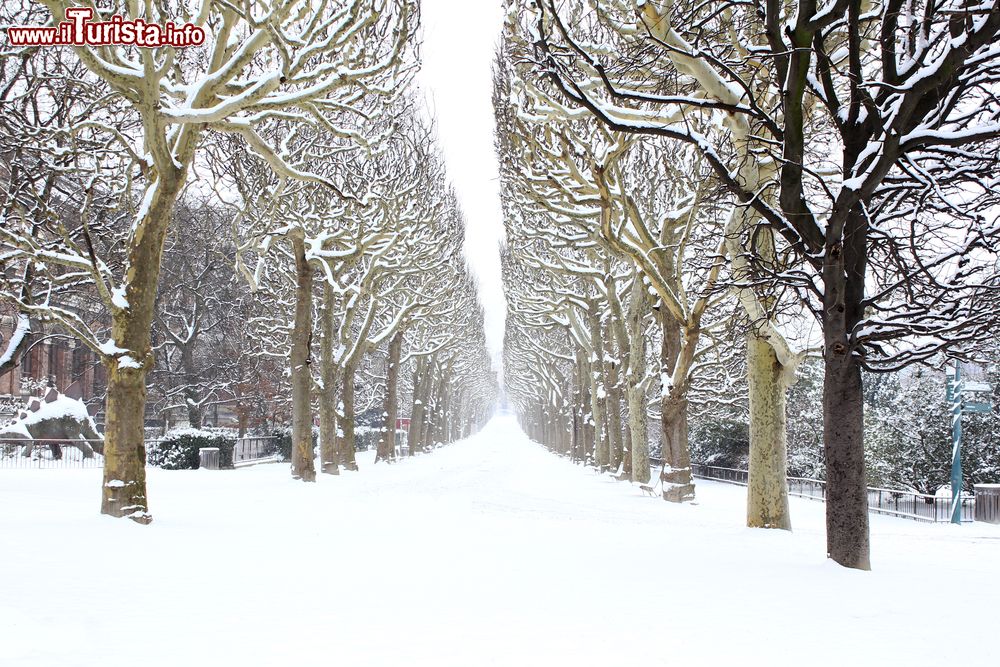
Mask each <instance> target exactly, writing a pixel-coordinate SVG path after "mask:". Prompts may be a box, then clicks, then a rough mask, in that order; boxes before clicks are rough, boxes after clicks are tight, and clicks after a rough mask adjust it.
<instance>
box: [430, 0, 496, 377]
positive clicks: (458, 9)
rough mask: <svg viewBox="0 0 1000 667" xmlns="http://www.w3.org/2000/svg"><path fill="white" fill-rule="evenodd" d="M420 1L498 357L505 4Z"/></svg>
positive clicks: (433, 105)
mask: <svg viewBox="0 0 1000 667" xmlns="http://www.w3.org/2000/svg"><path fill="white" fill-rule="evenodd" d="M473 6H474V7H475V8H474V9H473V8H472V7H473ZM421 8H422V12H421V13H422V17H421V18H422V21H423V33H424V42H423V47H422V56H423V69H422V71H421V74H420V82H421V87H422V88H423V89H424V91H425V94H426V96H427V103H428V106H429V107H430V110H431V113H432V114H434V116H435V118H436V119H437V124H438V126H437V131H438V137H439V139H440V142H441V148H442V150H443V151H444V156H445V162H446V164H447V167H448V177H449V178H450V179H451V182H452V183H453V184H454V186H455V190H456V191H457V193H458V198H459V201H460V202H461V203H462V209H463V210H464V211H465V216H466V232H465V253H466V256H467V257H468V258H469V264H470V266H471V267H472V269H473V271H475V273H476V276H477V277H478V279H479V284H480V298H481V299H482V301H483V305H484V306H485V308H486V341H487V344H488V345H489V348H490V351H491V352H492V353H493V356H494V358H495V359H497V360H499V355H500V350H501V347H502V345H503V322H504V315H505V313H506V303H505V302H504V298H503V285H502V284H501V280H500V253H499V250H498V248H499V243H500V240H501V239H502V238H503V223H502V220H501V215H500V196H499V189H498V186H499V182H498V180H497V178H498V176H497V165H496V157H495V155H494V152H493V103H492V101H491V99H490V96H491V95H492V89H493V76H492V67H493V51H494V48H495V47H496V44H497V40H498V38H499V35H500V28H501V26H502V22H503V7H502V3H501V2H500V0H474V2H473V1H471V0H423V2H422V3H421Z"/></svg>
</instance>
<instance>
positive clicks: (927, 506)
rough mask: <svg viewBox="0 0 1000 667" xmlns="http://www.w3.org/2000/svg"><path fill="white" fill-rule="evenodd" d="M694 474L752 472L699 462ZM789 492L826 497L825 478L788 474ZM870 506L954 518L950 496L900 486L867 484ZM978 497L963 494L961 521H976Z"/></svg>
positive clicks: (922, 517) (920, 517)
mask: <svg viewBox="0 0 1000 667" xmlns="http://www.w3.org/2000/svg"><path fill="white" fill-rule="evenodd" d="M691 471H692V474H693V475H694V476H695V477H698V478H701V479H710V480H715V481H718V482H727V483H729V484H739V485H740V486H746V485H747V478H748V475H749V473H748V472H747V471H746V470H739V469H736V468H722V467H719V466H708V465H703V464H700V463H693V464H691ZM788 495H790V496H797V497H799V498H809V499H811V500H820V501H825V500H826V482H824V481H823V480H821V479H809V478H807V477H789V478H788ZM868 509H869V511H871V512H873V513H875V514H886V515H888V516H896V517H900V518H904V519H914V520H916V521H930V522H943V523H946V522H948V521H951V497H950V496H948V497H944V496H931V495H927V494H924V493H914V492H912V491H901V490H899V489H879V488H873V487H868ZM974 516H975V498H974V497H973V496H972V495H971V494H966V493H963V494H962V521H973V520H974Z"/></svg>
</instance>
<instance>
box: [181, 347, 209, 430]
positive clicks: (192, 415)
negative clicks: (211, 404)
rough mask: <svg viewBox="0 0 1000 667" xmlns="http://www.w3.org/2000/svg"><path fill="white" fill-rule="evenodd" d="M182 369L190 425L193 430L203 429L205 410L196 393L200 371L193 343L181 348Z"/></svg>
mask: <svg viewBox="0 0 1000 667" xmlns="http://www.w3.org/2000/svg"><path fill="white" fill-rule="evenodd" d="M181 367H182V368H183V369H184V382H185V383H186V387H185V388H184V403H185V406H186V407H187V413H188V425H189V426H190V427H191V428H201V426H202V424H203V423H204V421H205V410H204V407H203V406H202V403H201V397H200V396H198V394H197V392H196V391H195V388H194V385H196V384H197V383H198V369H197V368H195V364H194V349H193V345H192V344H191V343H188V344H186V345H184V346H183V347H182V348H181Z"/></svg>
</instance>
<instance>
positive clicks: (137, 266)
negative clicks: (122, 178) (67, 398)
mask: <svg viewBox="0 0 1000 667" xmlns="http://www.w3.org/2000/svg"><path fill="white" fill-rule="evenodd" d="M185 173H186V170H184V169H175V170H172V171H170V172H168V173H163V174H161V175H160V178H159V179H158V180H156V181H155V182H154V183H153V184H152V185H151V186H150V188H149V189H148V190H147V192H146V199H145V201H146V202H148V205H147V206H146V208H145V209H144V211H142V212H141V213H140V215H139V216H138V218H137V219H136V224H135V231H134V234H133V237H132V244H131V247H130V248H129V253H128V264H127V267H128V268H127V269H126V272H125V281H124V285H123V286H124V288H125V289H124V297H125V298H124V301H123V302H120V303H119V304H117V306H118V307H116V308H115V310H114V311H113V314H112V330H111V338H112V341H113V343H114V346H115V348H116V351H115V355H114V356H105V357H104V358H103V362H104V365H105V367H106V369H107V372H108V391H107V399H106V403H105V422H106V426H105V432H106V433H105V442H104V487H103V500H102V502H101V512H102V513H103V514H109V515H111V516H115V517H128V518H130V519H132V520H133V521H136V522H138V523H144V524H147V523H149V522H150V521H152V515H151V514H150V513H149V505H148V501H147V497H146V447H145V429H144V427H145V413H146V374H147V372H148V369H149V367H150V366H151V364H152V341H151V334H150V332H151V330H152V324H153V317H154V314H155V308H156V287H157V282H158V279H159V274H160V260H161V259H162V256H163V242H164V239H165V237H166V234H167V229H168V227H169V225H170V218H171V214H172V212H173V207H174V202H175V200H176V199H177V194H178V192H179V191H180V188H181V185H182V184H183V182H184V175H185Z"/></svg>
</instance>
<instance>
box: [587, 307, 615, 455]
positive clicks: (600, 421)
mask: <svg viewBox="0 0 1000 667" xmlns="http://www.w3.org/2000/svg"><path fill="white" fill-rule="evenodd" d="M591 306H592V308H591V310H590V312H588V313H587V323H588V325H589V327H590V344H591V356H590V369H589V370H590V373H589V376H590V406H591V408H590V411H591V414H593V416H594V463H595V465H596V466H597V469H598V470H600V471H601V472H604V471H605V470H607V469H608V465H609V463H610V461H611V452H610V446H609V444H608V429H607V424H606V423H605V413H604V408H605V405H606V402H607V393H606V390H605V388H604V342H603V339H602V337H601V323H600V320H598V318H597V313H596V310H597V306H596V304H591Z"/></svg>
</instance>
